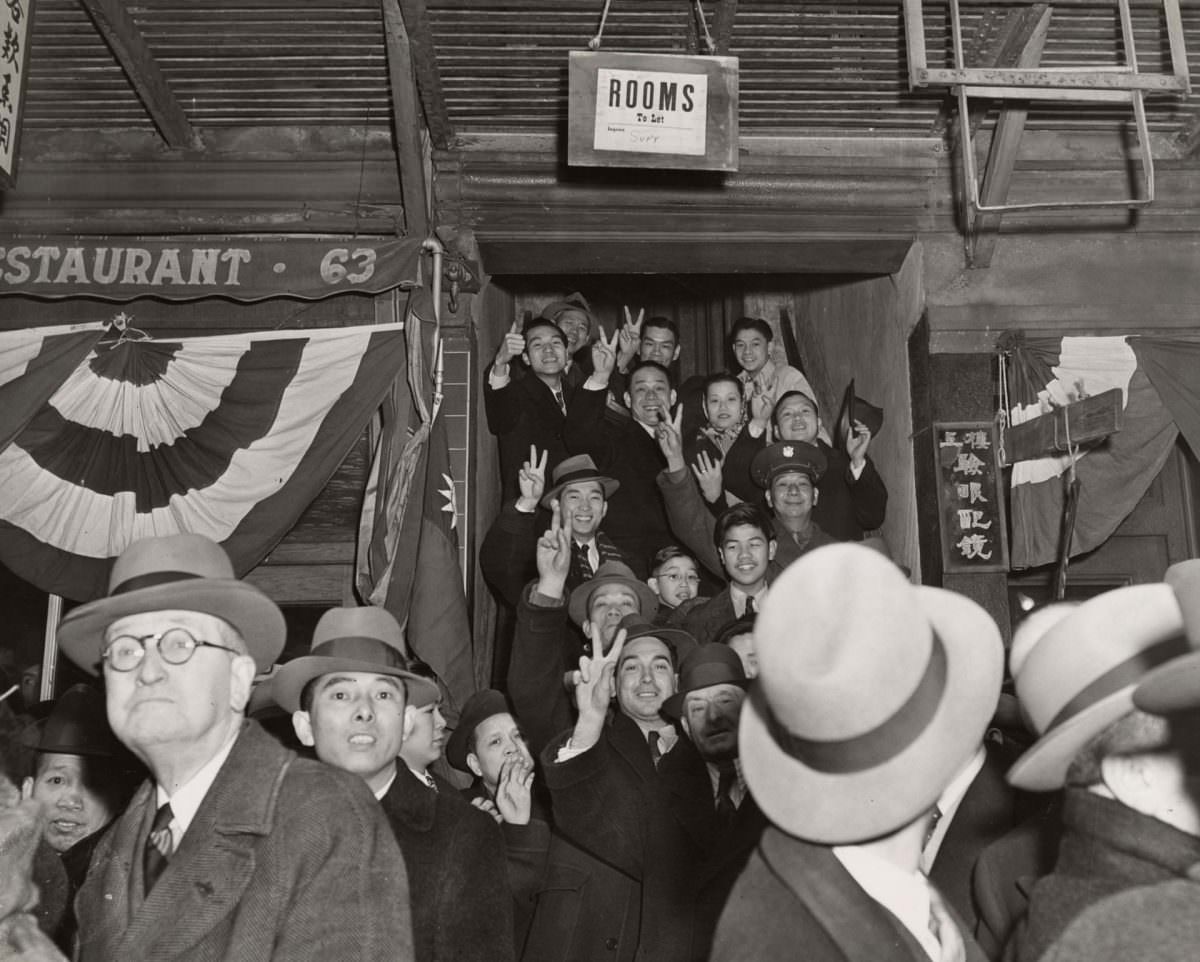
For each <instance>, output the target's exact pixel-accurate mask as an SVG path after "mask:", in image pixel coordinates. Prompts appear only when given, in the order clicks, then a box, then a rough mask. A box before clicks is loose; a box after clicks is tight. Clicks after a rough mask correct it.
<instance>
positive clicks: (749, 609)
mask: <svg viewBox="0 0 1200 962" xmlns="http://www.w3.org/2000/svg"><path fill="white" fill-rule="evenodd" d="M757 613H758V605H756V604H755V603H754V599H753V598H747V599H746V610H745V611H744V612H742V614H744V615H753V614H757Z"/></svg>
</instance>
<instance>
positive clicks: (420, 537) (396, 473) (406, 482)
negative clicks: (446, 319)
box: [357, 290, 476, 716]
mask: <svg viewBox="0 0 1200 962" xmlns="http://www.w3.org/2000/svg"><path fill="white" fill-rule="evenodd" d="M405 342H406V344H407V348H408V363H407V365H406V368H407V370H406V373H405V374H404V375H402V376H401V377H398V378H397V379H396V381H395V383H394V385H393V387H392V390H391V392H390V393H389V394H388V396H387V398H385V400H384V404H383V406H382V408H381V410H380V430H379V432H378V440H377V442H376V445H375V450H374V452H373V455H372V462H371V472H370V476H369V477H368V480H367V489H366V495H365V497H364V499H363V509H362V516H361V522H360V525H359V538H358V575H357V578H358V590H359V594H360V595H361V596H362V598H363V600H365V601H368V602H370V603H371V604H375V605H382V606H384V607H385V608H387V610H388V611H390V612H391V613H392V614H394V615H395V616H396V618H397V620H398V621H399V622H400V623H401V624H402V625H405V636H406V640H407V642H408V647H409V650H410V651H411V652H412V653H413V654H414V655H416V656H417V657H418V658H420V659H421V660H422V661H424V662H426V663H427V664H428V665H429V666H430V667H431V668H432V669H433V670H434V671H435V672H436V673H437V676H438V678H439V679H440V680H441V682H442V686H443V688H444V689H445V691H446V692H447V693H448V695H449V705H448V708H449V711H448V714H450V715H452V716H456V715H457V713H458V709H459V708H461V707H462V704H463V702H465V701H466V699H467V698H469V697H470V696H471V694H473V693H474V691H475V687H476V686H475V674H474V663H473V654H472V644H471V623H470V619H469V617H468V615H467V600H466V594H465V592H464V590H463V574H462V566H461V565H460V564H459V556H458V538H457V533H458V532H457V521H458V513H457V505H456V503H455V494H454V491H455V488H454V480H453V478H452V477H451V474H450V457H449V447H448V444H447V440H446V429H445V423H444V419H443V418H442V417H441V416H440V413H439V408H440V403H439V402H440V398H438V397H436V390H437V385H436V383H435V378H434V376H433V370H432V367H433V366H434V365H435V363H436V358H437V353H438V344H437V324H436V322H435V321H434V320H433V308H432V303H431V298H430V295H429V293H428V292H427V291H424V290H420V291H416V292H414V293H413V294H412V295H410V297H409V303H408V310H407V317H406V320H405Z"/></svg>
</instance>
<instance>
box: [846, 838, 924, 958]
mask: <svg viewBox="0 0 1200 962" xmlns="http://www.w3.org/2000/svg"><path fill="white" fill-rule="evenodd" d="M833 854H834V855H835V856H836V857H837V860H838V861H839V862H841V863H842V866H843V867H844V868H845V869H846V871H847V872H849V873H850V875H851V877H852V878H853V879H854V881H855V882H857V883H858V884H859V886H860V887H861V888H862V890H863V891H864V892H866V893H867V895H869V896H870V897H871V898H872V899H874V900H875V901H876V902H878V903H879V904H880V905H882V906H883V907H884V908H885V909H887V910H888V911H889V912H891V913H892V915H894V916H895V917H896V918H897V919H898V920H899V921H900V923H901V924H902V925H903V926H904V927H905V928H906V929H908V931H909V932H910V933H911V934H912V936H913V937H914V938H915V939H916V940H917V941H918V942H919V943H921V947H922V948H924V949H925V951H926V952H927V953H929V956H930V957H931V958H934V959H936V958H938V957H939V955H940V953H941V948H940V946H939V945H938V941H937V939H936V938H935V937H934V935H933V932H932V931H930V928H929V918H930V896H929V880H928V879H927V878H925V876H924V875H922V874H921V873H920V872H917V871H913V872H906V871H905V870H904V869H902V868H900V867H899V866H898V865H895V864H893V863H892V862H889V861H888V860H887V859H885V858H883V857H882V856H881V855H877V854H876V853H875V852H872V851H870V850H869V849H866V848H863V847H861V846H858V845H835V846H833Z"/></svg>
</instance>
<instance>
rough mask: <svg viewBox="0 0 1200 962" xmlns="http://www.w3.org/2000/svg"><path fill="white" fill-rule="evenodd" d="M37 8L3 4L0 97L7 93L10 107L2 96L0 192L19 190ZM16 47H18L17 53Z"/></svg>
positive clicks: (27, 2)
mask: <svg viewBox="0 0 1200 962" xmlns="http://www.w3.org/2000/svg"><path fill="white" fill-rule="evenodd" d="M36 5H37V0H6V2H4V3H0V95H4V94H5V93H6V95H7V98H8V100H9V102H10V104H11V106H9V105H6V104H5V102H4V100H3V97H2V96H0V190H12V189H13V188H15V187H16V186H17V163H18V161H19V159H20V156H21V125H22V122H23V120H24V113H25V91H26V86H27V81H28V79H29V41H30V38H31V37H32V36H33V11H34V7H35V6H36ZM14 10H16V11H18V12H19V13H18V16H17V17H16V18H14V16H13V11H14ZM13 44H15V45H16V46H15V49H14V47H13ZM9 68H13V69H15V74H10V73H8V70H9ZM5 124H7V132H5Z"/></svg>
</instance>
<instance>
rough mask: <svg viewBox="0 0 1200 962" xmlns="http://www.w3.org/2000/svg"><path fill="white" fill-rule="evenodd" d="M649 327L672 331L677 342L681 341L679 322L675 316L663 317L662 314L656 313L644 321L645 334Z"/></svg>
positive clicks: (643, 330)
mask: <svg viewBox="0 0 1200 962" xmlns="http://www.w3.org/2000/svg"><path fill="white" fill-rule="evenodd" d="M648 327H657V328H658V329H659V330H663V331H670V332H671V334H672V336H673V337H674V338H675V343H676V344H678V343H679V324H678V323H677V322H676V321H675V319H674V318H673V317H663V315H661V314H655V315H654V316H653V317H648V318H646V319H645V320H644V321H642V333H643V334H644V333H645V332H646V328H648Z"/></svg>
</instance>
